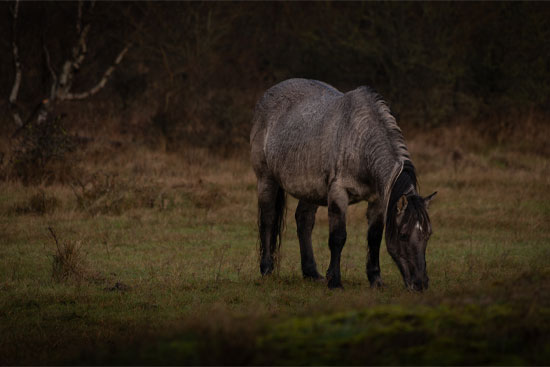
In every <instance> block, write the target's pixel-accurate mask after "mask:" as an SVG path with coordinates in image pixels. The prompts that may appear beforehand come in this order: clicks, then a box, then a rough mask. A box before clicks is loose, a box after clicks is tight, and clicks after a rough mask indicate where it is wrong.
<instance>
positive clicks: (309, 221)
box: [295, 200, 323, 279]
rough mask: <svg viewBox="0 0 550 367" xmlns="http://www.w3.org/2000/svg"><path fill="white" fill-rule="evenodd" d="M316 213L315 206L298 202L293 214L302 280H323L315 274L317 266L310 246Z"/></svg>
mask: <svg viewBox="0 0 550 367" xmlns="http://www.w3.org/2000/svg"><path fill="white" fill-rule="evenodd" d="M316 212H317V205H314V204H309V203H306V202H304V201H302V200H300V201H299V202H298V207H297V208H296V214H295V218H296V227H297V229H298V240H299V242H300V256H301V258H302V274H303V275H304V278H310V279H322V278H323V277H322V276H321V274H319V272H317V264H315V257H314V255H313V247H312V246H311V232H312V231H313V226H314V225H315V213H316Z"/></svg>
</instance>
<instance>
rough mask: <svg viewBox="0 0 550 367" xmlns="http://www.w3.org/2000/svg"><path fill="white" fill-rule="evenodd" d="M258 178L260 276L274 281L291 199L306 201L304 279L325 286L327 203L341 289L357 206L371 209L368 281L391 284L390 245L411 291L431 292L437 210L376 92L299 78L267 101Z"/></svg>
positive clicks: (333, 276) (254, 149) (255, 155)
mask: <svg viewBox="0 0 550 367" xmlns="http://www.w3.org/2000/svg"><path fill="white" fill-rule="evenodd" d="M250 145H251V160H252V166H253V168H254V172H255V173H256V177H257V179H258V226H259V232H260V242H261V245H260V246H261V247H260V272H261V274H262V275H267V274H270V273H271V272H272V271H273V269H274V264H275V262H276V260H277V253H278V250H279V246H280V243H281V232H282V229H283V217H284V209H285V192H286V193H289V194H290V195H292V196H294V197H295V198H297V199H298V200H299V202H298V207H297V208H296V215H295V217H296V225H297V228H298V239H299V242H300V255H301V262H302V273H303V276H304V277H305V278H312V279H322V276H321V275H320V274H319V273H318V271H317V265H316V263H315V258H314V255H313V249H312V246H311V232H312V230H313V226H314V224H315V213H316V211H317V208H318V206H319V205H322V206H328V215H329V233H330V235H329V248H330V265H329V268H328V271H327V273H326V278H327V281H328V287H329V288H337V287H342V282H341V278H340V255H341V252H342V248H343V247H344V243H345V242H346V210H347V208H348V205H350V204H354V203H357V202H359V201H362V200H366V201H367V202H368V210H367V219H368V235H367V240H368V255H367V266H366V270H367V277H368V279H369V282H370V285H371V287H380V286H382V285H383V283H382V279H381V277H380V265H379V250H380V243H381V241H382V233H383V230H384V226H385V227H386V246H387V249H388V252H389V253H390V255H391V257H392V258H393V260H394V261H395V263H396V264H397V266H398V268H399V270H400V272H401V275H402V276H403V280H404V282H405V286H406V287H407V288H408V289H412V290H418V291H422V290H424V289H427V288H428V275H427V273H426V261H425V254H426V245H427V242H428V239H429V237H430V235H431V233H432V229H431V225H430V220H429V217H428V212H427V208H428V204H429V202H430V200H431V199H432V198H433V197H434V195H435V194H436V193H435V192H434V193H433V194H432V195H430V196H428V197H426V198H423V197H421V196H419V194H418V191H417V180H416V174H415V169H414V166H413V164H412V162H411V158H410V155H409V152H408V150H407V147H406V145H405V141H404V139H403V135H402V134H401V129H400V128H399V127H398V126H397V123H396V121H395V118H394V117H393V116H392V115H391V113H390V110H389V108H388V106H387V105H386V103H385V102H384V101H383V100H382V98H381V97H380V96H379V95H378V94H376V93H375V92H374V91H373V90H371V89H369V88H368V87H359V88H357V89H355V90H353V91H351V92H348V93H342V92H340V91H338V90H337V89H336V88H334V87H332V86H330V85H328V84H326V83H323V82H320V81H316V80H306V79H290V80H286V81H283V82H281V83H279V84H277V85H275V86H273V87H272V88H270V89H269V90H267V91H266V92H265V93H264V95H263V96H262V98H261V99H260V100H259V101H258V103H257V105H256V109H255V112H254V118H253V121H252V131H251V134H250Z"/></svg>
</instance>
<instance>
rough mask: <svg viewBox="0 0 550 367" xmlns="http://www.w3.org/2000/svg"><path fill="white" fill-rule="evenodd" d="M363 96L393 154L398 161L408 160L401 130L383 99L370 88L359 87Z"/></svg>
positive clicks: (407, 152) (407, 151)
mask: <svg viewBox="0 0 550 367" xmlns="http://www.w3.org/2000/svg"><path fill="white" fill-rule="evenodd" d="M360 89H361V91H362V92H363V93H365V96H366V97H367V98H368V99H369V101H370V103H369V104H368V105H369V106H370V108H371V111H372V112H374V113H375V114H376V117H377V118H376V120H378V121H380V122H382V124H381V127H382V128H383V129H384V131H385V132H386V136H387V137H388V139H389V142H390V144H391V146H392V147H393V148H394V153H395V155H396V157H397V158H398V159H399V160H400V161H406V160H410V159H411V156H410V154H409V150H408V149H407V145H406V144H405V139H404V138H403V133H402V132H401V128H400V127H399V125H397V121H396V120H395V117H393V115H392V113H391V111H390V108H389V106H388V104H387V103H386V101H385V100H384V98H382V96H381V95H380V94H378V92H376V90H374V89H373V88H371V87H366V86H365V87H361V88H360Z"/></svg>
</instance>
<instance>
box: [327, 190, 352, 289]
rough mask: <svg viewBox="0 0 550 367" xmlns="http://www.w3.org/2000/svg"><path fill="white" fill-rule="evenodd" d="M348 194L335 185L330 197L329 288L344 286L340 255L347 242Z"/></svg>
mask: <svg viewBox="0 0 550 367" xmlns="http://www.w3.org/2000/svg"><path fill="white" fill-rule="evenodd" d="M347 208H348V195H347V193H346V191H345V190H343V189H341V188H339V187H338V186H337V185H333V186H332V187H331V189H330V192H329V197H328V220H329V240H328V246H329V248H330V265H329V268H328V270H327V280H328V287H329V288H342V281H341V279H340V256H341V254H342V249H343V248H344V244H345V243H346V237H347V233H346V211H347Z"/></svg>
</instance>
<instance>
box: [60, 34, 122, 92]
mask: <svg viewBox="0 0 550 367" xmlns="http://www.w3.org/2000/svg"><path fill="white" fill-rule="evenodd" d="M130 46H131V45H130V44H128V45H127V46H126V47H124V48H123V49H122V51H120V53H119V54H118V56H117V58H116V59H115V61H114V63H113V64H112V65H111V66H110V67H109V68H108V69H107V70H105V73H103V77H102V78H101V80H100V81H99V82H98V83H97V84H96V85H95V86H94V87H92V88H90V89H89V90H88V91H86V92H82V93H67V94H65V95H64V96H63V99H66V100H74V99H84V98H88V97H90V96H93V95H94V94H96V93H97V92H99V91H100V90H101V89H103V87H105V85H106V84H107V82H108V81H109V78H110V77H111V74H112V73H113V71H115V68H116V67H117V65H118V64H120V62H121V61H122V59H123V58H124V56H125V55H126V53H127V52H128V49H129V48H130Z"/></svg>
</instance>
